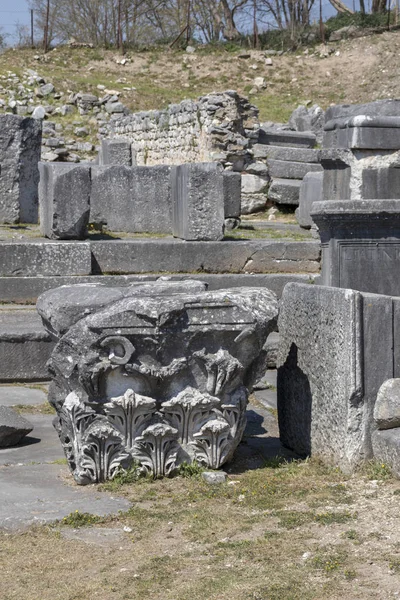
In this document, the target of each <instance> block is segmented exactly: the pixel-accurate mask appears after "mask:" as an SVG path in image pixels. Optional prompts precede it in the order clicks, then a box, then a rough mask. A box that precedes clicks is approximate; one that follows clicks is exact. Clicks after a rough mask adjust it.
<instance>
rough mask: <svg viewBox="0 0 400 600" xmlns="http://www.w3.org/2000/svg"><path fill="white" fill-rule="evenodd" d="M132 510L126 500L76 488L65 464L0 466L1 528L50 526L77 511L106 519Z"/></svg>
mask: <svg viewBox="0 0 400 600" xmlns="http://www.w3.org/2000/svg"><path fill="white" fill-rule="evenodd" d="M129 508H130V502H128V500H125V499H124V498H117V497H115V496H113V495H111V494H108V493H106V492H99V491H98V490H97V489H96V487H95V486H85V487H79V486H77V485H74V484H73V483H72V478H71V477H70V475H69V472H68V468H67V467H66V466H63V465H54V464H53V465H52V464H32V465H23V466H13V467H0V529H8V530H11V531H16V530H20V529H25V528H26V527H28V526H30V525H33V524H44V523H50V522H52V521H56V520H58V519H62V518H63V517H66V516H67V515H69V514H70V513H72V512H75V511H77V510H78V511H79V512H87V513H91V514H93V515H99V516H105V515H109V514H116V513H118V512H119V511H126V510H128V509H129Z"/></svg>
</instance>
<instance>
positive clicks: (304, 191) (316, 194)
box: [296, 173, 324, 229]
mask: <svg viewBox="0 0 400 600" xmlns="http://www.w3.org/2000/svg"><path fill="white" fill-rule="evenodd" d="M323 177H324V173H307V175H306V176H305V177H304V179H303V181H302V182H301V186H300V195H299V210H298V212H297V213H296V214H297V220H298V222H299V225H300V226H301V227H304V228H306V229H309V228H310V227H312V225H313V224H314V221H313V220H312V217H311V207H312V205H313V202H318V201H319V200H322V186H323Z"/></svg>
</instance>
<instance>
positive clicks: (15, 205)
mask: <svg viewBox="0 0 400 600" xmlns="http://www.w3.org/2000/svg"><path fill="white" fill-rule="evenodd" d="M41 143H42V125H41V121H40V120H37V119H30V118H24V117H20V116H17V115H9V114H7V115H0V223H18V222H19V223H37V222H38V184H39V168H38V163H39V160H40V152H41Z"/></svg>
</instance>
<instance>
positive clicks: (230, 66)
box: [0, 32, 400, 121]
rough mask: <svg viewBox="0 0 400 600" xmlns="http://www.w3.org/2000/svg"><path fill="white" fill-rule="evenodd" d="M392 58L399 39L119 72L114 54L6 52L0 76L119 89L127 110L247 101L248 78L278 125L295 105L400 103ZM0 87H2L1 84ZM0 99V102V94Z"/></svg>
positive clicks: (62, 86) (141, 62)
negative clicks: (236, 95) (261, 85)
mask: <svg viewBox="0 0 400 600" xmlns="http://www.w3.org/2000/svg"><path fill="white" fill-rule="evenodd" d="M399 52H400V32H392V33H384V34H382V35H374V36H369V37H365V38H359V39H354V40H346V41H341V42H337V43H331V44H329V45H328V46H327V47H326V48H325V49H324V48H323V47H321V46H316V47H315V48H308V49H306V50H303V51H300V52H297V53H288V54H284V55H283V56H273V57H272V62H273V65H272V66H266V65H265V56H264V53H263V52H257V51H251V52H249V53H248V54H250V57H249V58H241V57H240V55H243V54H245V51H243V50H239V49H238V50H230V51H228V50H227V49H223V48H215V49H210V48H199V49H197V50H196V52H195V53H194V54H187V53H186V52H184V51H181V50H176V51H175V50H174V51H169V50H165V49H162V50H161V49H160V50H151V51H146V52H141V53H133V52H129V53H128V54H127V55H126V58H127V59H128V62H127V64H125V65H121V64H117V62H116V61H117V60H120V58H121V57H120V56H119V55H118V54H117V53H116V52H113V51H105V50H102V49H71V48H67V47H65V48H56V49H54V50H52V51H51V52H50V53H49V54H47V55H46V56H43V55H41V54H39V53H38V51H34V50H23V49H21V50H19V49H16V50H12V49H11V50H8V51H7V52H5V53H4V54H2V55H0V76H7V75H8V73H9V72H10V71H11V72H13V73H16V74H17V75H20V74H22V72H23V71H24V70H25V69H26V68H31V69H34V70H36V71H37V72H38V73H39V74H40V75H43V77H45V78H46V80H47V81H51V82H52V83H53V84H54V85H55V87H56V90H57V91H58V92H62V93H67V91H73V92H78V91H88V92H93V93H96V92H97V93H98V94H100V95H101V92H99V91H98V90H97V85H104V86H106V87H107V88H112V89H115V90H120V91H121V92H122V96H121V100H122V101H123V102H124V104H126V105H127V106H129V107H130V108H131V109H132V110H134V111H138V110H146V109H152V108H162V107H164V106H166V105H167V104H169V103H171V102H179V101H180V100H182V99H184V98H196V97H198V96H200V95H202V94H205V93H208V92H211V91H214V90H217V91H222V90H225V89H236V90H238V91H239V92H240V93H243V94H245V95H249V92H250V90H251V89H252V87H253V81H254V78H255V77H259V76H262V77H265V78H266V82H267V87H266V89H265V90H263V91H260V92H259V93H256V94H253V95H250V98H251V100H252V102H253V103H255V104H256V105H257V106H258V107H259V108H260V117H261V120H273V121H285V120H287V118H288V116H289V115H290V113H291V111H292V110H293V109H294V108H295V107H296V106H297V105H298V104H300V103H303V102H312V103H318V104H319V105H320V106H322V107H323V108H326V107H327V106H328V105H329V104H331V103H338V102H346V103H347V102H349V103H353V102H365V101H371V100H375V99H378V98H385V97H400V61H399V59H398V55H399ZM328 53H329V55H328V56H324V55H327V54H328ZM35 57H36V58H35ZM1 83H2V84H3V87H4V88H7V82H6V80H4V79H3V80H2V81H1ZM132 87H133V88H135V89H134V90H132V89H124V88H132ZM0 98H4V99H5V98H6V94H5V93H4V92H2V91H0Z"/></svg>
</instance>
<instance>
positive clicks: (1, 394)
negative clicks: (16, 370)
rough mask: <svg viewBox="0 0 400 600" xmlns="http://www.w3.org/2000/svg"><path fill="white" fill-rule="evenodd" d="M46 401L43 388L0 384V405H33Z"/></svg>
mask: <svg viewBox="0 0 400 600" xmlns="http://www.w3.org/2000/svg"><path fill="white" fill-rule="evenodd" d="M45 402H47V393H46V392H45V391H44V390H41V389H37V388H31V387H29V386H27V385H0V406H17V405H23V406H34V405H38V404H44V403H45Z"/></svg>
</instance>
